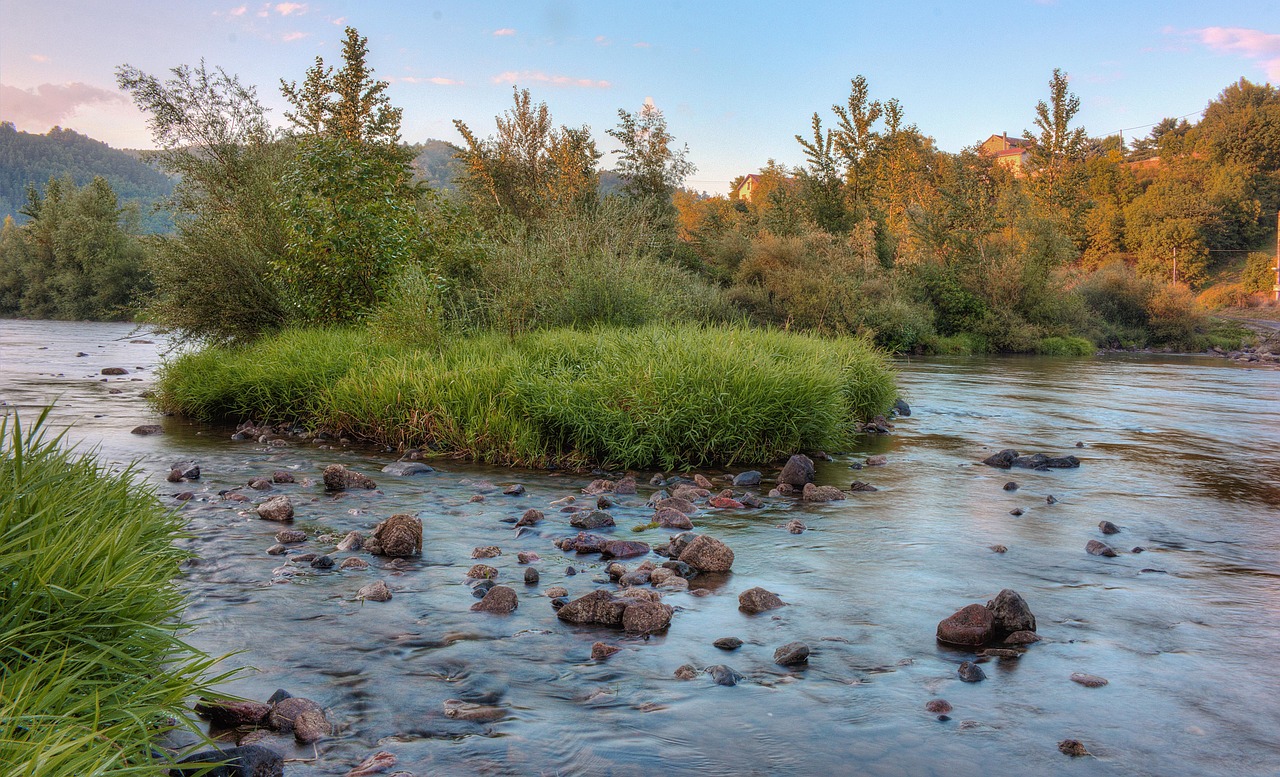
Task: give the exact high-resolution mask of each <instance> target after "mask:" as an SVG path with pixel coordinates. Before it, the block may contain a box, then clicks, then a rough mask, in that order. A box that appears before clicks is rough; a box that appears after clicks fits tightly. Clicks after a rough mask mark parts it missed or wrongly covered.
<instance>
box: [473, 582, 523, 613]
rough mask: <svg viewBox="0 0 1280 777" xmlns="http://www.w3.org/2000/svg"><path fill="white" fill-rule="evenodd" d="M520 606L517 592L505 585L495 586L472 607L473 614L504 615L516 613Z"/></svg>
mask: <svg viewBox="0 0 1280 777" xmlns="http://www.w3.org/2000/svg"><path fill="white" fill-rule="evenodd" d="M519 606H520V602H519V600H518V599H517V598H516V592H515V589H513V588H508V587H507V586H505V585H495V586H494V587H493V588H490V589H489V592H488V593H487V594H485V595H484V598H483V599H481V600H480V601H478V602H476V603H475V604H473V605H471V611H472V612H496V613H499V614H502V615H505V614H507V613H511V612H515V609H516V608H517V607H519Z"/></svg>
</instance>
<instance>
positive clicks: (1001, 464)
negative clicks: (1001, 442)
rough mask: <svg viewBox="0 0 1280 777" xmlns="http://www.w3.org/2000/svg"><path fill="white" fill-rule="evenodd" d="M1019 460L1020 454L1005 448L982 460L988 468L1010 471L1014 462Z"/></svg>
mask: <svg viewBox="0 0 1280 777" xmlns="http://www.w3.org/2000/svg"><path fill="white" fill-rule="evenodd" d="M1017 458H1018V452H1017V451H1015V450H1014V449H1012V448H1005V449H1004V450H1002V451H1000V452H999V453H993V454H991V455H990V456H988V457H986V458H985V459H983V460H982V463H983V464H986V465H987V466H988V467H998V468H1000V469H1009V468H1010V467H1012V466H1013V462H1014V461H1016V460H1017Z"/></svg>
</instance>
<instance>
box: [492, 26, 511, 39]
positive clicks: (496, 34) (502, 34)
mask: <svg viewBox="0 0 1280 777" xmlns="http://www.w3.org/2000/svg"><path fill="white" fill-rule="evenodd" d="M493 34H494V37H498V38H503V37H506V36H508V35H515V34H516V31H515V28H514V27H503V28H502V29H500V30H494V31H493Z"/></svg>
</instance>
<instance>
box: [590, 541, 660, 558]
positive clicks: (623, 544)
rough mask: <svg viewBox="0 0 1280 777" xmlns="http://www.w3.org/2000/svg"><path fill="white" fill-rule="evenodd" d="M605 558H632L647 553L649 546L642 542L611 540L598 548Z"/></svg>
mask: <svg viewBox="0 0 1280 777" xmlns="http://www.w3.org/2000/svg"><path fill="white" fill-rule="evenodd" d="M600 553H601V555H603V556H604V557H606V558H633V557H635V556H646V555H648V554H649V546H648V545H647V544H646V543H643V542H634V541H629V540H611V541H610V542H607V543H605V546H604V547H603V548H601V550H600Z"/></svg>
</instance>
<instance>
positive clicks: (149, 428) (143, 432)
mask: <svg viewBox="0 0 1280 777" xmlns="http://www.w3.org/2000/svg"><path fill="white" fill-rule="evenodd" d="M129 433H130V434H136V435H138V436H140V437H146V436H147V435H151V434H164V427H163V426H161V425H160V424H143V425H142V426H135V427H133V429H132V431H130V432H129Z"/></svg>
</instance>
